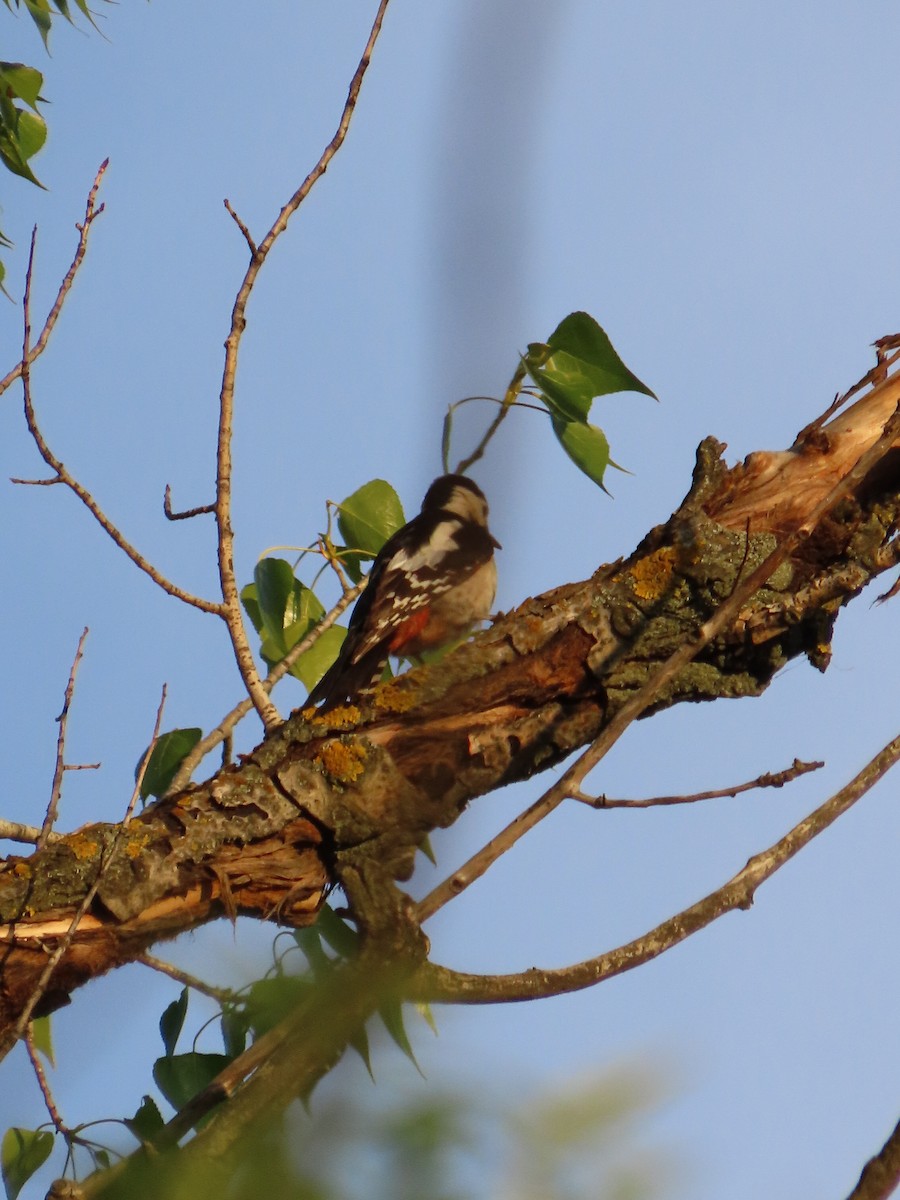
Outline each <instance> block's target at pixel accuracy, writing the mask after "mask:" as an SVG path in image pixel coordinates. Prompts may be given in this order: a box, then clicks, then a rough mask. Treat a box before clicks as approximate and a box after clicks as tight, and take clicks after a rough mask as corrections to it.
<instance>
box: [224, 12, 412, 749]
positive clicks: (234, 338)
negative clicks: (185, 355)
mask: <svg viewBox="0 0 900 1200" xmlns="http://www.w3.org/2000/svg"><path fill="white" fill-rule="evenodd" d="M387 6H388V0H380V3H379V5H378V9H377V12H376V14H375V19H374V21H373V23H372V28H371V30H370V32H369V37H368V40H367V42H366V46H365V49H364V50H363V53H362V57H361V58H360V60H359V64H358V66H357V68H356V71H355V72H354V75H353V78H352V80H351V81H350V89H349V92H348V94H347V100H346V102H345V103H344V108H343V111H342V113H341V117H340V120H339V121H338V127H337V129H336V131H335V133H334V136H333V137H332V139H331V141H330V142H329V143H328V145H327V146H326V147H325V149H324V150H323V151H322V154H321V156H320V157H319V161H318V162H317V163H316V165H315V166H314V167H313V168H312V170H311V171H310V172H309V174H308V175H307V176H306V178H305V179H304V180H303V182H302V183H301V184H300V186H299V187H298V188H297V190H296V191H295V192H294V194H293V196H291V198H290V200H288V202H287V204H285V205H284V207H283V208H282V210H281V212H280V213H279V214H278V217H277V219H276V220H275V223H274V224H273V225H272V228H271V229H270V230H269V232H268V233H267V234H266V235H265V237H264V238H263V240H262V241H261V242H260V243H259V245H258V246H255V247H254V243H253V238H252V237H251V236H250V234H249V232H248V231H247V229H246V226H244V225H243V223H242V222H241V221H240V220H239V219H238V217H237V214H236V213H234V212H233V210H232V209H231V206H230V205H227V207H228V210H229V212H231V214H232V216H233V218H234V220H235V221H236V223H237V225H238V227H239V228H240V229H241V231H242V233H243V234H244V236H245V238H246V240H247V244H248V247H249V248H250V262H249V264H248V266H247V271H246V274H245V275H244V279H243V281H242V283H241V285H240V287H239V288H238V292H237V295H236V297H235V301H234V307H233V309H232V314H231V328H230V330H229V333H228V337H227V339H226V341H225V365H224V370H223V373H222V388H221V391H220V394H219V432H218V438H217V451H216V528H217V530H218V559H219V582H220V585H221V588H222V602H223V609H224V612H223V613H222V615H223V616H224V618H225V621H226V624H227V626H228V632H229V635H230V637H231V644H232V647H233V649H234V656H235V660H236V662H237V665H238V670H239V671H240V673H241V678H242V679H243V681H244V686H245V687H246V689H247V694H248V695H249V697H250V699H251V701H252V702H253V707H254V708H255V709H256V711H257V712H258V713H259V716H260V719H261V720H262V722H263V725H264V726H265V728H266V730H267V731H268V732H271V731H272V730H273V729H275V728H276V727H277V726H278V725H279V724H280V721H281V718H280V716H279V713H278V710H277V708H276V707H275V705H274V704H272V702H271V701H270V700H269V697H268V693H267V691H266V689H265V688H264V687H263V684H262V680H261V679H260V676H259V672H258V671H257V669H256V663H255V662H254V659H253V654H252V652H251V650H250V646H249V644H248V642H247V635H246V631H245V628H244V622H243V617H242V615H241V606H240V599H239V595H238V585H237V580H236V579H235V574H234V532H233V530H232V527H231V476H232V456H231V435H232V424H233V420H234V385H235V377H236V375H237V363H238V350H239V349H240V344H241V338H242V337H243V334H244V330H245V329H246V327H247V318H246V310H247V301H248V300H249V299H250V293H251V292H252V290H253V286H254V284H255V283H256V279H257V276H258V275H259V272H260V270H261V269H262V267H263V264H264V263H265V261H266V258H267V256H268V254H269V251H270V250H271V249H272V247H273V245H274V244H275V242H276V240H277V239H278V238H279V237H280V235H281V234H282V233H284V231H285V229H286V228H287V226H288V222H289V221H290V219H291V217H292V216H293V215H294V213H295V212H296V211H297V209H298V208H299V207H300V205H301V204H302V203H303V201H304V200H305V199H306V197H307V196H308V195H309V193H310V191H311V190H312V188H313V187H314V186H315V184H316V183H317V182H318V180H319V179H320V178H321V177H322V176H323V175H324V174H325V172H326V170H327V169H328V166H329V164H330V162H331V160H332V159H333V158H334V156H335V155H336V154H337V152H338V150H340V148H341V146H342V145H343V144H344V140H345V139H346V137H347V133H348V130H349V128H350V121H351V119H352V117H353V113H354V110H355V109H356V102H357V99H358V97H359V90H360V88H361V86H362V81H363V78H364V76H365V73H366V71H367V69H368V67H369V62H370V61H371V57H372V51H373V50H374V48H375V43H376V41H377V40H378V35H379V33H380V32H381V26H382V22H383V20H384V14H385V12H386V11H387ZM226 204H227V202H226Z"/></svg>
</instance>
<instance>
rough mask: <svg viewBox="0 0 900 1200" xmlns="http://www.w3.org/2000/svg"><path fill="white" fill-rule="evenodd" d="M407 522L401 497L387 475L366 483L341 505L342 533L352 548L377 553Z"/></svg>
mask: <svg viewBox="0 0 900 1200" xmlns="http://www.w3.org/2000/svg"><path fill="white" fill-rule="evenodd" d="M404 523H405V522H404V517H403V505H402V504H401V503H400V497H399V496H398V495H397V493H396V492H395V491H394V489H393V488H392V487H391V485H390V484H389V483H387V482H386V481H385V480H384V479H372V480H370V481H369V483H364V484H363V486H362V487H361V488H357V489H356V491H355V492H353V493H352V494H351V495H349V496H348V497H347V499H346V500H344V501H343V503H342V504H341V505H340V506H339V509H338V528H339V529H340V531H341V537H342V538H343V539H344V541H345V542H346V543H347V546H348V547H349V548H350V549H352V550H363V551H365V552H366V553H367V554H377V553H378V551H379V550H380V549H381V547H382V546H383V545H384V543H385V542H386V541H387V540H388V538H389V537H390V536H391V534H392V533H396V532H397V530H398V529H400V528H401V527H402V526H403V524H404Z"/></svg>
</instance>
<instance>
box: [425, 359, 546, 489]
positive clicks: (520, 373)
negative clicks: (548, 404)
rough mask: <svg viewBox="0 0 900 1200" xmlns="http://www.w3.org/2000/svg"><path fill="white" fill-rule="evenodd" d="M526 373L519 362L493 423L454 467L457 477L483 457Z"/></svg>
mask: <svg viewBox="0 0 900 1200" xmlns="http://www.w3.org/2000/svg"><path fill="white" fill-rule="evenodd" d="M526 373H527V372H526V370H525V364H524V363H523V362H520V363H519V365H518V367H517V368H516V371H515V374H514V375H513V377H512V379H511V380H510V381H509V385H508V387H507V389H506V393H505V395H504V397H503V400H502V401H501V403H500V410H499V412H498V413H497V415H496V416H495V417H494V419H493V421H491V423H490V425H489V426H488V428H487V432H486V433H485V435H484V437H483V438H482V439H481V441H480V442H479V443H478V445H477V446H476V447H475V449H474V450H473V451H472V453H471V454H470V455H469V456H468V457H467V458H463V459H460V461H459V463H458V464H457V466H456V472H455V473H456V474H457V475H465V473H466V471H468V469H469V468H470V467H471V466H473V465H474V464H475V463H477V462H478V460H479V459H480V458H482V457H483V456H484V452H485V450H486V449H487V447H488V443H489V442H490V441H491V439H492V438H493V436H494V434H495V433H496V432H497V430H498V429H499V428H500V426H501V425H502V424H503V422H504V420H505V419H506V417H507V416H508V414H509V410H510V409H511V408H512V406H513V404H514V403H515V400H516V396H518V394H519V392H520V390H521V387H522V382H523V381H524V379H525V375H526ZM446 450H447V453H445V455H444V465H445V468H446V462H447V458H448V457H449V447H446Z"/></svg>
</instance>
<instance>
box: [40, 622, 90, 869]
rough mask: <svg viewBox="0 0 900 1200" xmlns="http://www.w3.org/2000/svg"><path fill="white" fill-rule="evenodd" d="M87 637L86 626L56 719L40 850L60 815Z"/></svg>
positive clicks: (79, 640) (79, 641)
mask: <svg viewBox="0 0 900 1200" xmlns="http://www.w3.org/2000/svg"><path fill="white" fill-rule="evenodd" d="M87 635H88V629H87V626H85V627H84V629H83V630H82V631H81V637H80V638H79V639H78V648H77V650H76V651H75V659H74V661H73V663H72V669H71V670H70V671H69V681H68V683H67V684H66V691H65V695H64V697H63V706H62V712H61V713H60V714H59V716H58V717H57V718H56V719H57V721H58V722H59V733H58V734H57V735H56V767H55V769H54V771H53V785H52V787H51V788H50V802H49V804H48V805H47V812H46V813H45V814H44V823H43V825H42V826H41V832H40V835H39V837H38V840H37V843H36V845H37V849H38V850H42V849H43V848H44V846H46V844H47V838H48V837H49V836H50V834H51V832H52V830H53V826H54V825H55V824H56V818H57V816H58V815H59V802H60V800H61V798H62V785H63V776H64V775H65V772H66V766H65V753H66V726H67V725H68V721H69V706H70V705H71V703H72V696H73V695H74V694H75V676H76V674H77V673H78V665H79V663H80V662H81V659H82V656H83V655H84V643H85V642H86V641H87Z"/></svg>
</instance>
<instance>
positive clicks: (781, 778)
mask: <svg viewBox="0 0 900 1200" xmlns="http://www.w3.org/2000/svg"><path fill="white" fill-rule="evenodd" d="M824 766H825V764H824V763H823V762H808V763H807V762H801V761H800V759H799V758H795V759H794V762H793V765H792V766H790V767H788V768H787V770H785V771H776V772H775V773H774V774H772V773H770V772H768V771H767V772H766V773H765V774H764V775H759V776H757V778H756V779H751V780H750V782H749V783H738V784H735V786H734V787H730V788H719V789H717V790H716V791H712V792H695V793H694V794H693V795H692V796H653V797H652V798H651V799H649V800H611V799H610V798H609V797H608V796H606V795H601V796H586V795H585V794H584V792H582V791H578V790H575V791H573V792H570V793H569V799H571V800H580V801H581V802H582V803H583V804H587V805H589V806H590V807H591V808H657V807H662V806H664V805H667V804H695V803H696V802H697V801H698V800H722V799H726V798H728V797H730V796H739V795H740V794H741V793H742V792H750V791H753V790H754V788H780V787H784V785H785V784H786V783H791V782H792V781H793V780H794V779H799V777H800V776H801V775H806V774H808V772H810V771H818V770H819V769H820V768H821V767H824Z"/></svg>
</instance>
